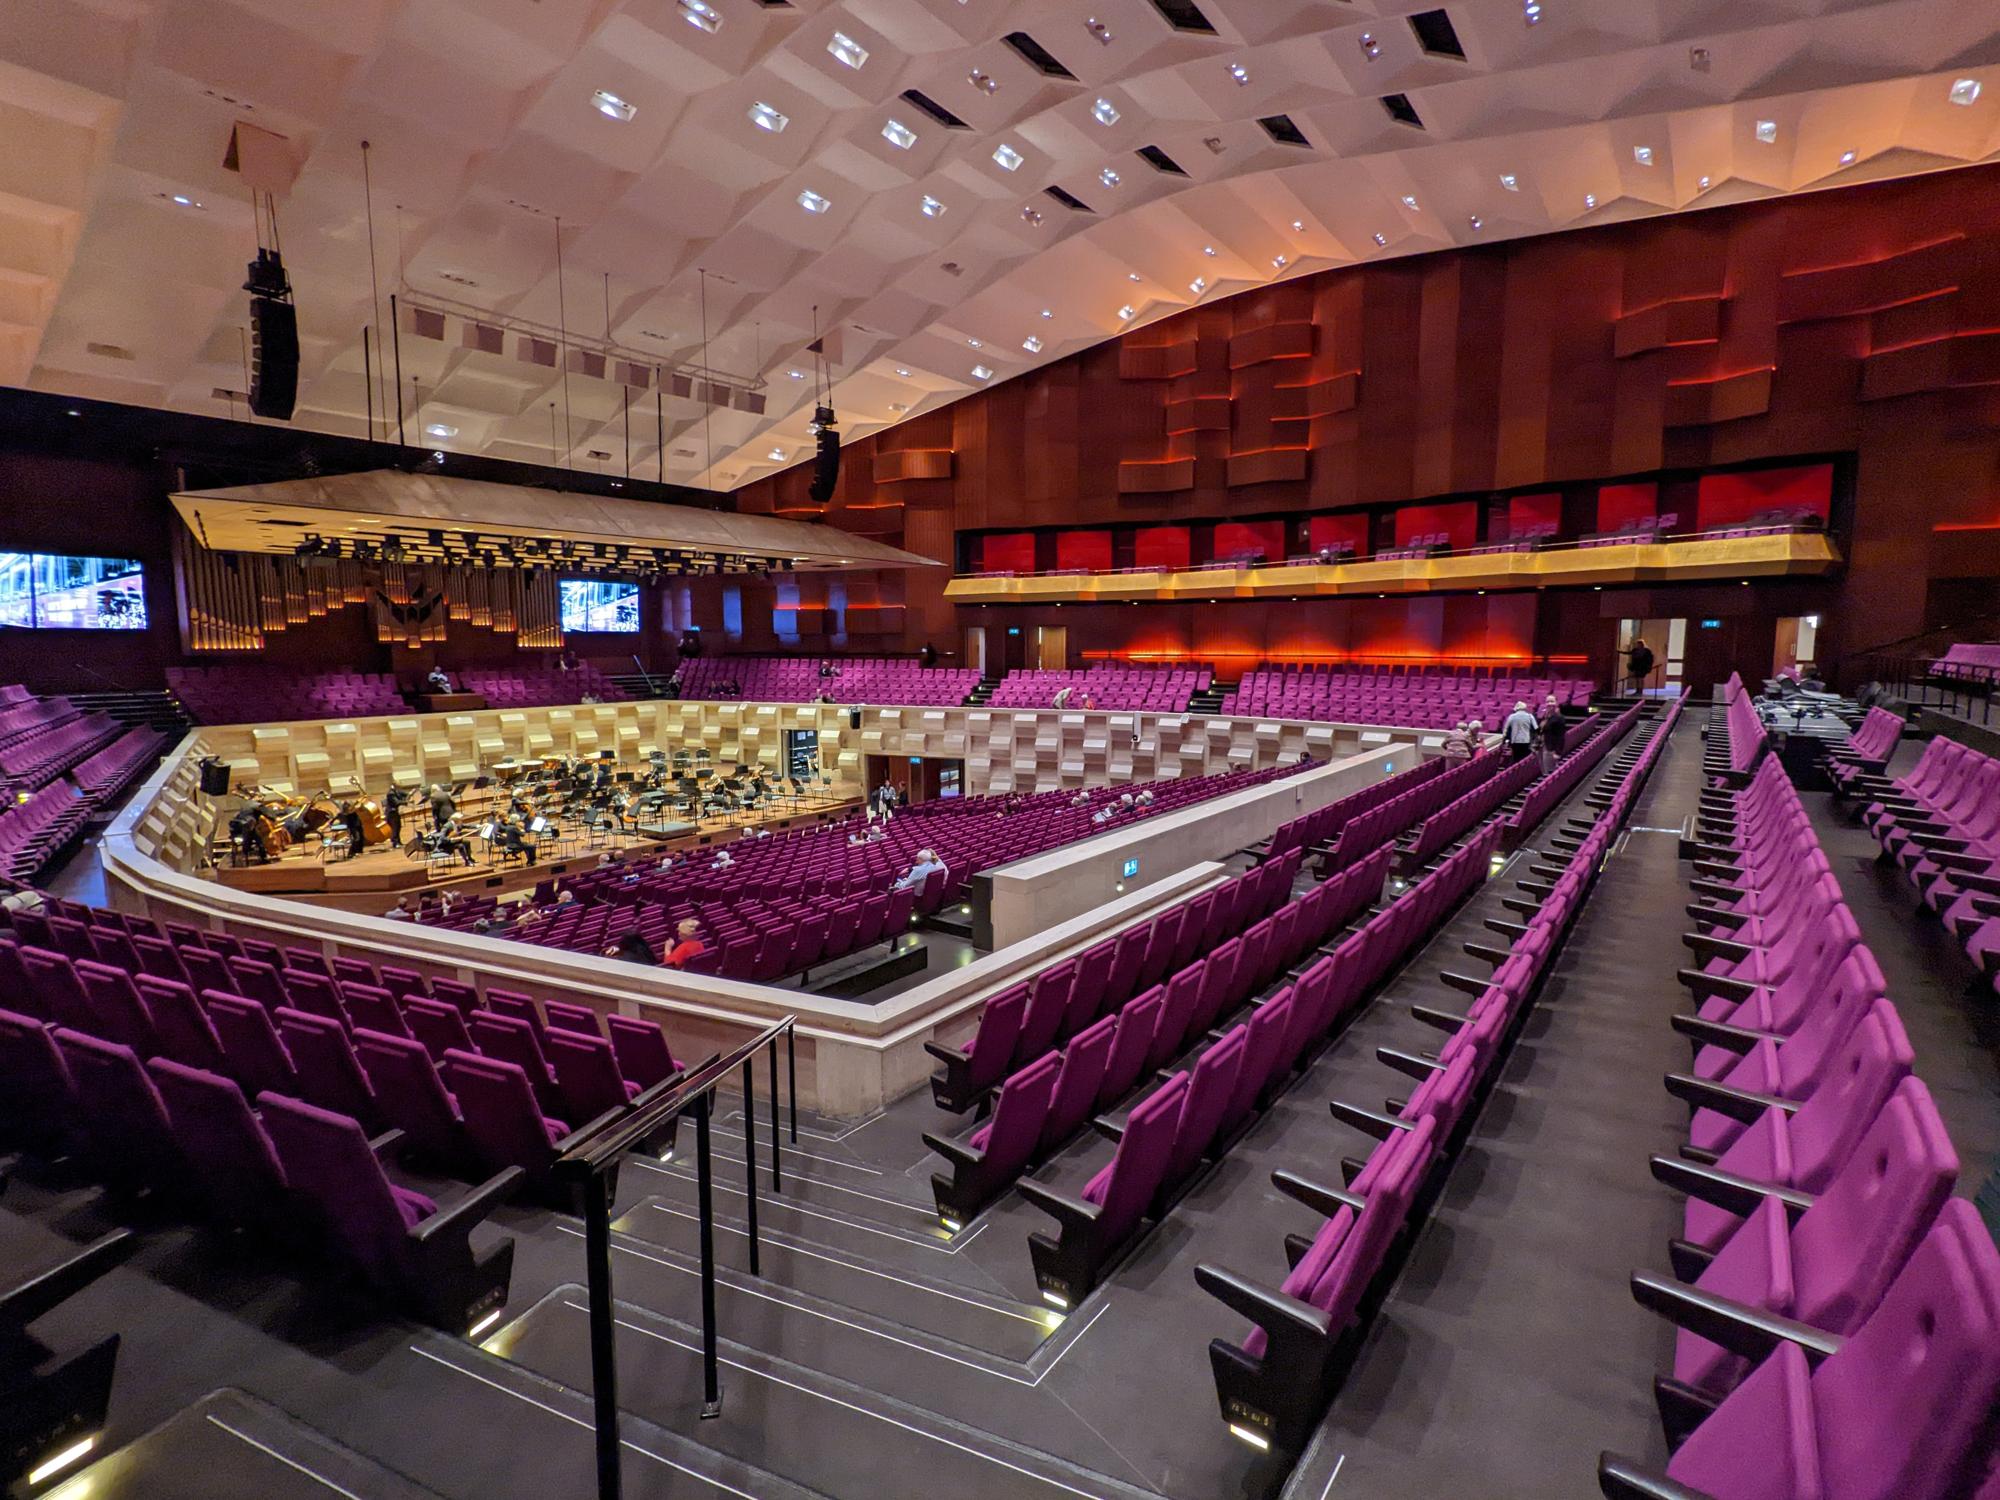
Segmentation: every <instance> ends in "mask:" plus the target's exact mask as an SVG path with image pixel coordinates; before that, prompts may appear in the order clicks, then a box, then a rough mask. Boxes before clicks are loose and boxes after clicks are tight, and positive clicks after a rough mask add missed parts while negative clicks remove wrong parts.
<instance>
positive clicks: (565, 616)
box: [562, 578, 639, 633]
mask: <svg viewBox="0 0 2000 1500" xmlns="http://www.w3.org/2000/svg"><path fill="white" fill-rule="evenodd" d="M562 628H563V629H564V630H565V631H570V630H578V631H600V632H607V633H610V632H633V631H637V630H638V628H639V585H638V584H636V583H618V582H615V581H612V580H608V579H603V578H565V579H563V580H562Z"/></svg>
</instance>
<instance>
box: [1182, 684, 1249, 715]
mask: <svg viewBox="0 0 2000 1500" xmlns="http://www.w3.org/2000/svg"><path fill="white" fill-rule="evenodd" d="M1236 688H1237V684H1236V683H1233V682H1215V681H1211V682H1210V683H1209V685H1208V686H1207V687H1205V688H1203V689H1202V690H1201V691H1200V692H1198V693H1196V694H1195V695H1194V696H1193V697H1192V698H1190V699H1188V712H1189V713H1191V714H1219V713H1221V712H1222V700H1223V699H1224V698H1226V697H1228V696H1229V695H1230V694H1231V693H1233V692H1235V691H1236Z"/></svg>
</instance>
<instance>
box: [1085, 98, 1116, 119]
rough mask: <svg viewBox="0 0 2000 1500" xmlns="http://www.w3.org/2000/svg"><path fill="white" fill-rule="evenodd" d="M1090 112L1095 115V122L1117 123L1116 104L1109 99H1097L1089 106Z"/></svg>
mask: <svg viewBox="0 0 2000 1500" xmlns="http://www.w3.org/2000/svg"><path fill="white" fill-rule="evenodd" d="M1090 112H1091V113H1092V114H1093V115H1095V116H1096V117H1097V123H1098V124H1100V125H1116V124H1117V123H1118V106H1117V105H1115V104H1113V103H1112V102H1111V101H1110V100H1109V99H1099V100H1098V101H1097V102H1096V103H1095V104H1093V105H1091V106H1090Z"/></svg>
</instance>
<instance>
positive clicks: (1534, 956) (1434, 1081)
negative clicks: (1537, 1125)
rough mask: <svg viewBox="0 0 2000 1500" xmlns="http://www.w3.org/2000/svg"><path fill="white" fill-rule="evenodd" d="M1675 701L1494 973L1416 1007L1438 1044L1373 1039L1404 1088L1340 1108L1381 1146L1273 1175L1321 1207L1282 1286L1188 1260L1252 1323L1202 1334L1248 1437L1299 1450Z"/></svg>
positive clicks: (1291, 1254)
mask: <svg viewBox="0 0 2000 1500" xmlns="http://www.w3.org/2000/svg"><path fill="white" fill-rule="evenodd" d="M1633 712H1634V713H1636V712H1637V710H1634V711H1633ZM1678 712H1679V706H1678V705H1675V707H1674V708H1673V709H1672V710H1671V711H1670V712H1669V713H1668V715H1667V716H1666V718H1665V719H1663V720H1662V721H1661V723H1660V724H1659V725H1658V726H1657V729H1656V732H1655V733H1654V734H1653V736H1652V737H1651V739H1650V741H1649V743H1648V744H1647V745H1646V746H1645V748H1644V749H1643V750H1642V751H1640V752H1637V753H1635V754H1632V755H1631V756H1630V757H1629V758H1628V759H1626V760H1624V762H1623V763H1622V764H1621V765H1619V766H1617V767H1614V768H1613V771H1612V772H1611V773H1610V778H1609V779H1611V780H1613V781H1615V782H1616V783H1617V784H1618V789H1617V791H1616V792H1615V793H1614V794H1613V795H1612V797H1611V799H1610V801H1609V803H1608V805H1607V806H1606V808H1605V809H1604V811H1603V812H1602V813H1600V814H1599V816H1598V817H1597V818H1596V819H1595V821H1594V824H1593V826H1592V828H1591V829H1590V831H1589V832H1588V833H1587V834H1586V835H1585V836H1584V838H1583V839H1582V840H1581V842H1580V843H1579V845H1578V846H1577V848H1576V849H1575V850H1574V851H1573V852H1572V853H1571V854H1569V855H1566V856H1562V855H1552V856H1551V857H1552V858H1554V859H1556V860H1558V861H1559V862H1560V863H1561V864H1562V865H1563V869H1562V872H1561V874H1560V875H1559V876H1558V878H1557V879H1556V881H1555V883H1554V884H1553V886H1551V887H1549V888H1548V889H1547V891H1546V893H1545V894H1544V896H1543V898H1542V900H1541V901H1540V902H1539V904H1538V905H1536V906H1535V907H1534V908H1533V915H1532V916H1531V918H1530V920H1529V921H1528V922H1527V924H1526V925H1525V926H1524V927H1523V928H1522V929H1521V931H1520V933H1519V935H1518V936H1517V937H1516V938H1515V940H1514V942H1513V944H1512V946H1511V948H1510V949H1508V950H1507V951H1506V952H1505V953H1503V954H1499V955H1498V958H1499V961H1498V963H1497V964H1496V966H1495V968H1494V971H1493V973H1492V975H1491V977H1490V978H1489V979H1487V980H1486V981H1484V982H1483V983H1482V982H1477V981H1471V980H1463V981H1461V980H1459V979H1458V978H1457V977H1456V976H1452V977H1453V980H1454V982H1455V983H1461V986H1462V987H1463V988H1465V989H1467V990H1468V991H1469V992H1471V993H1472V994H1473V995H1474V996H1475V999H1474V1001H1473V1004H1472V1006H1471V1007H1470V1009H1469V1010H1468V1011H1467V1012H1466V1013H1465V1014H1464V1015H1454V1014H1450V1013H1448V1012H1444V1011H1440V1010H1436V1009H1434V1008H1432V1007H1429V1006H1414V1007H1412V1013H1413V1015H1415V1016H1416V1017H1417V1018H1418V1019H1420V1020H1422V1021H1423V1022H1425V1024H1427V1025H1431V1026H1435V1027H1438V1028H1440V1029H1443V1030H1445V1031H1447V1032H1448V1033H1449V1036H1448V1038H1447V1040H1446V1042H1445V1044H1444V1045H1443V1047H1441V1048H1440V1049H1439V1050H1438V1052H1437V1054H1436V1055H1435V1056H1419V1055H1417V1054H1414V1053H1409V1052H1404V1051H1400V1050H1397V1049H1392V1048H1387V1047H1384V1048H1381V1049H1379V1053H1378V1055H1379V1056H1380V1058H1381V1060H1382V1061H1384V1062H1385V1063H1388V1064H1389V1065H1391V1066H1393V1067H1395V1068H1396V1069H1397V1070H1398V1071H1400V1072H1403V1073H1406V1074H1408V1075H1410V1076H1411V1077H1412V1078H1414V1079H1415V1080H1416V1081H1417V1086H1416V1088H1415V1090H1414V1091H1413V1092H1412V1093H1411V1094H1410V1095H1409V1096H1408V1098H1406V1099H1405V1100H1404V1101H1403V1102H1402V1104H1401V1105H1400V1106H1399V1107H1397V1108H1396V1109H1395V1111H1394V1112H1393V1113H1382V1112H1377V1111H1374V1110H1369V1109H1363V1108H1361V1107H1359V1106H1355V1105H1349V1104H1345V1103H1342V1102H1340V1101H1334V1103H1333V1105H1332V1108H1333V1113H1334V1116H1335V1118H1337V1119H1339V1120H1341V1121H1342V1122H1343V1123H1345V1124H1348V1125H1351V1126H1353V1127H1354V1128H1355V1129H1357V1130H1359V1131H1361V1132H1362V1133H1363V1134H1365V1135H1368V1136H1371V1137H1373V1138H1374V1139H1375V1140H1376V1141H1377V1142H1378V1143H1379V1144H1378V1145H1377V1147H1376V1149H1375V1150H1374V1151H1373V1152H1372V1153H1371V1154H1370V1155H1369V1157H1368V1158H1367V1160H1366V1161H1365V1162H1363V1163H1353V1164H1352V1165H1351V1166H1350V1168H1349V1170H1348V1172H1347V1176H1346V1180H1345V1183H1344V1186H1343V1187H1341V1188H1338V1189H1336V1188H1331V1187H1327V1186H1322V1185H1321V1184H1319V1183H1317V1182H1314V1181H1311V1180H1309V1179H1307V1178H1304V1177H1301V1176H1299V1175H1298V1174H1296V1173H1293V1172H1289V1171H1279V1172H1275V1173H1274V1174H1273V1175H1272V1181H1273V1183H1274V1184H1275V1185H1276V1186H1277V1187H1278V1188H1279V1190H1280V1191H1282V1192H1284V1193H1285V1194H1287V1195H1288V1196H1290V1197H1292V1198H1294V1199H1296V1200H1298V1201H1299V1202H1300V1203H1302V1204H1304V1205H1305V1206H1307V1207H1308V1208H1311V1209H1312V1210H1314V1211H1315V1212H1316V1213H1318V1214H1320V1215H1321V1216H1322V1222H1321V1224H1320V1226H1319V1228H1318V1230H1317V1232H1316V1233H1315V1234H1314V1235H1312V1236H1311V1237H1310V1238H1307V1237H1305V1236H1299V1235H1293V1236H1287V1238H1286V1240H1285V1254H1286V1259H1287V1262H1288V1264H1289V1265H1290V1271H1289V1273H1288V1274H1287V1275H1286V1277H1285V1279H1284V1281H1283V1282H1282V1284H1281V1285H1280V1286H1279V1287H1277V1288H1276V1289H1273V1288H1271V1287H1269V1286H1266V1285H1264V1284H1262V1283H1259V1282H1257V1281H1255V1280H1253V1279H1251V1278H1249V1277H1246V1276H1243V1275H1240V1274H1238V1273H1236V1272H1234V1271H1231V1270H1229V1269H1227V1268H1226V1267H1222V1266H1219V1265H1216V1264H1214V1263H1212V1262H1203V1263H1202V1264H1200V1265H1198V1266H1197V1267H1196V1269H1195V1280H1196V1282H1197V1284H1199V1285H1200V1286H1201V1287H1203V1288H1204V1289H1205V1290H1206V1291H1208V1292H1209V1293H1210V1294H1211V1295H1213V1296H1215V1297H1216V1298H1217V1299H1219V1300H1220V1301H1221V1302H1223V1303H1224V1304H1225V1305H1226V1306H1228V1307H1229V1308H1231V1309H1232V1310H1233V1311H1235V1312H1238V1313H1240V1314H1242V1315H1243V1316H1244V1317H1247V1318H1249V1319H1250V1320H1251V1323H1252V1325H1253V1326H1252V1327H1251V1329H1250V1331H1249V1333H1248V1334H1247V1335H1246V1336H1245V1337H1243V1338H1242V1339H1241V1340H1240V1341H1236V1342H1233V1341H1230V1340H1227V1339H1216V1340H1213V1341H1212V1342H1211V1343H1210V1345H1209V1363H1210V1366H1211V1368H1212V1370H1213V1372H1214V1375H1215V1383H1216V1393H1217V1400H1218V1403H1219V1405H1220V1407H1221V1411H1222V1417H1223V1420H1224V1422H1225V1423H1227V1424H1228V1425H1229V1427H1230V1430H1231V1431H1232V1432H1235V1433H1236V1434H1237V1435H1239V1436H1241V1437H1243V1438H1244V1439H1245V1440H1246V1441H1249V1442H1252V1443H1254V1444H1255V1445H1257V1446H1259V1447H1260V1448H1268V1449H1273V1450H1275V1451H1277V1452H1279V1453H1281V1454H1294V1453H1297V1452H1298V1451H1300V1450H1301V1448H1302V1447H1303V1446H1304V1444H1305V1441H1306V1439H1307V1438H1308V1437H1309V1436H1310V1434H1311V1432H1312V1430H1313V1428H1314V1426H1315V1425H1316V1424H1317V1422H1318V1420H1319V1416H1320V1413H1321V1412H1322V1411H1323V1410H1324V1409H1325V1407H1326V1404H1327V1402H1328V1401H1329V1400H1330V1399H1331V1397H1332V1393H1333V1391H1334V1388H1335V1387H1336V1385H1337V1384H1338V1381H1339V1377H1340V1374H1341V1372H1342V1367H1343V1357H1344V1355H1345V1353H1346V1351H1348V1350H1349V1349H1351V1348H1352V1347H1353V1343H1354V1341H1353V1340H1352V1339H1351V1338H1350V1337H1349V1330H1350V1327H1351V1324H1352V1323H1353V1321H1354V1320H1355V1318H1356V1317H1357V1316H1358V1315H1359V1313H1360V1310H1361V1307H1362V1303H1363V1299H1364V1298H1365V1297H1366V1296H1367V1295H1368V1294H1369V1292H1370V1290H1371V1289H1372V1288H1373V1287H1374V1286H1376V1285H1377V1284H1378V1282H1379V1280H1380V1279H1381V1278H1382V1276H1383V1272H1384V1268H1385V1266H1386V1264H1387V1261H1388V1257H1389V1253H1390V1249H1391V1246H1392V1243H1393V1242H1394V1241H1395V1239H1396V1238H1397V1237H1398V1236H1399V1235H1400V1234H1402V1233H1403V1232H1404V1231H1405V1229H1406V1227H1407V1226H1408V1224H1409V1223H1410V1222H1411V1221H1412V1219H1413V1217H1414V1216H1415V1215H1416V1213H1417V1210H1418V1206H1419V1204H1420V1203H1421V1202H1422V1201H1424V1200H1425V1199H1426V1197H1427V1196H1428V1193H1429V1191H1431V1190H1433V1189H1434V1188H1435V1186H1436V1183H1435V1182H1434V1181H1433V1179H1434V1178H1435V1176H1436V1175H1437V1174H1436V1172H1435V1170H1434V1169H1435V1168H1437V1167H1438V1166H1440V1165H1442V1164H1443V1163H1445V1162H1447V1161H1449V1160H1450V1159H1451V1158H1452V1157H1453V1156H1454V1155H1455V1154H1456V1152H1457V1150H1458V1149H1459V1147H1460V1146H1461V1145H1462V1144H1463V1135H1464V1132H1465V1130H1466V1128H1467V1126H1468V1124H1469V1122H1470V1120H1471V1118H1472V1116H1473V1113H1474V1110H1475V1107H1476V1105H1477V1103H1478V1101H1479V1100H1480V1099H1482V1098H1484V1097H1485V1095H1486V1093H1487V1092H1488V1091H1489V1090H1490V1088H1491V1086H1492V1084H1493V1082H1494V1081H1495V1079H1496V1078H1497V1077H1498V1075H1499V1064H1500V1062H1501V1061H1502V1060H1503V1059H1504V1057H1505V1055H1506V1052H1507V1050H1508V1048H1509V1047H1510V1046H1511V1044H1512V1042H1513V1040H1514V1039H1515V1037H1516V1036H1517V1035H1518V1034H1519V1030H1520V1027H1521V1024H1522V1022H1523V1021H1524V1020H1525V1018H1526V1016H1527V1014H1528V1010H1529V1006H1530V1004H1531V1002H1532V1000H1533V998H1534V996H1535V993H1536V991H1537V990H1538V988H1539V985H1540V982H1541V979H1542V977H1543V975H1544V974H1545V973H1546V972H1547V970H1548V966H1549V964H1550V962H1551V961H1552V960H1553V958H1554V956H1555V954H1556V952H1557V951H1558V950H1559V948H1560V946H1561V944H1562V942H1563V940H1564V938H1565V937H1566V935H1567V934H1568V931H1569V929H1570V927H1571V925H1572V924H1573V923H1574V921H1575V918H1576V915H1577V913H1578V911H1579V910H1580V909H1581V907H1582V904H1583V901H1584V899H1585V898H1586V897H1587V895H1588V894H1589V890H1590V886H1591V883H1592V882H1593V881H1594V880H1595V878H1596V875H1597V871H1598V868H1599V865H1600V863H1601V855H1602V853H1603V851H1604V849H1605V848H1606V846H1607V845H1608V844H1609V841H1610V840H1611V839H1612V838H1613V837H1614V836H1615V835H1616V833H1617V831H1618V829H1619V827H1620V826H1621V825H1622V824H1623V822H1624V820H1625V817H1626V816H1627V813H1628V811H1629V808H1630V805H1631V800H1632V798H1633V796H1635V795H1636V793H1637V790H1638V788H1639V787H1640V786H1641V785H1642V784H1643V782H1644V780H1645V778H1646V777H1647V776H1648V775H1649V774H1650V772H1651V769H1652V767H1653V765H1654V764H1655V763H1656V762H1657V758H1658V756H1659V754H1660V752H1661V750H1662V749H1663V748H1664V746H1665V745H1666V743H1667V737H1668V735H1669V734H1671V732H1672V730H1673V726H1674V719H1675V716H1676V715H1677V714H1678ZM1491 826H1492V825H1489V828H1490V827H1491Z"/></svg>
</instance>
